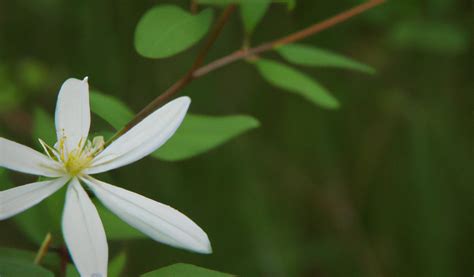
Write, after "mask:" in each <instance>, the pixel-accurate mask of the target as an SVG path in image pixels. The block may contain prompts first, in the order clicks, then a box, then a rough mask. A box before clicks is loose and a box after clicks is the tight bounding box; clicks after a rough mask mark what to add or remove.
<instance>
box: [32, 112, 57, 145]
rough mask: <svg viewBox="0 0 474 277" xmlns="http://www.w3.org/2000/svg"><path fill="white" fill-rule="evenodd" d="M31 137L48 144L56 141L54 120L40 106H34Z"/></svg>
mask: <svg viewBox="0 0 474 277" xmlns="http://www.w3.org/2000/svg"><path fill="white" fill-rule="evenodd" d="M33 139H35V140H36V139H42V140H43V141H45V142H46V143H47V144H48V145H54V143H55V142H56V131H55V127H54V120H53V118H52V117H51V116H50V115H49V114H48V113H47V112H46V111H44V110H43V109H41V108H36V109H35V112H34V123H33Z"/></svg>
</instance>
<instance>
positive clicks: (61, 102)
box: [56, 78, 91, 152]
mask: <svg viewBox="0 0 474 277" xmlns="http://www.w3.org/2000/svg"><path fill="white" fill-rule="evenodd" d="M90 125H91V114H90V108H89V84H88V83H87V78H86V79H84V80H78V79H74V78H71V79H67V80H66V81H65V82H64V84H63V85H62V87H61V90H60V91H59V95H58V102H57V104H56V133H57V136H58V141H59V140H60V139H61V138H62V137H64V138H66V141H65V146H66V150H67V151H68V152H69V151H72V150H73V149H74V148H76V147H77V146H78V145H79V142H82V143H84V142H85V140H86V139H87V135H88V134H89V127H90Z"/></svg>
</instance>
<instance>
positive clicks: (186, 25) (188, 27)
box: [135, 5, 212, 58]
mask: <svg viewBox="0 0 474 277" xmlns="http://www.w3.org/2000/svg"><path fill="white" fill-rule="evenodd" d="M211 22H212V10H210V9H206V10H204V11H202V12H201V13H199V14H197V15H192V14H190V13H188V12H187V11H185V10H183V9H181V8H180V7H177V6H172V5H160V6H156V7H154V8H152V9H150V10H149V11H148V12H146V13H145V15H144V16H143V17H142V18H141V19H140V21H139V22H138V25H137V28H136V30H135V49H136V50H137V51H138V53H140V55H142V56H144V57H147V58H165V57H169V56H172V55H175V54H177V53H179V52H181V51H184V50H186V49H187V48H189V47H191V46H192V45H193V44H195V43H196V42H198V41H199V40H200V39H201V38H202V37H203V36H204V35H205V34H206V33H207V31H208V30H209V27H210V25H211Z"/></svg>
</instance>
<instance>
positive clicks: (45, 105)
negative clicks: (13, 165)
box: [0, 0, 474, 276]
mask: <svg viewBox="0 0 474 277" xmlns="http://www.w3.org/2000/svg"><path fill="white" fill-rule="evenodd" d="M360 2H361V1H352V0H346V1H313V0H299V1H297V4H296V7H295V9H294V10H293V11H288V9H287V7H286V6H285V5H282V4H273V5H272V6H271V8H270V10H269V12H268V13H267V14H266V16H265V17H264V19H263V21H262V22H261V24H260V25H259V26H258V28H257V29H256V33H255V34H254V36H253V39H252V43H253V44H254V45H256V44H258V43H261V42H264V41H268V40H271V39H274V38H277V37H281V36H283V35H286V34H288V33H291V32H294V31H296V30H299V29H301V28H303V27H306V26H308V25H310V24H312V23H314V22H317V21H320V20H323V19H325V18H327V17H329V16H331V15H333V14H335V13H337V12H339V11H342V10H345V9H348V8H350V7H352V6H353V5H355V4H357V3H360ZM163 3H173V4H177V5H180V6H182V7H188V5H189V2H188V1H181V0H180V1H125V0H118V1H111V0H103V1H92V0H84V1H60V0H36V1H28V0H17V1H6V0H0V135H1V136H3V137H7V138H9V139H12V140H15V141H18V142H22V143H25V144H27V145H35V146H36V147H38V146H39V145H38V143H37V142H36V138H33V137H32V130H33V123H32V122H33V115H34V111H35V110H36V109H37V108H38V107H40V108H42V109H44V110H45V111H48V113H49V114H50V115H53V111H54V106H55V101H56V95H57V92H58V90H59V87H60V85H61V84H62V82H63V81H64V80H65V79H67V78H69V77H76V78H83V77H84V76H89V83H90V84H91V86H92V87H93V88H95V89H99V90H100V91H102V92H104V93H107V94H110V95H113V96H115V97H117V98H119V99H121V100H122V101H123V102H125V103H127V104H128V105H129V107H131V108H132V109H133V110H134V111H139V110H140V109H141V108H142V107H144V106H145V105H146V104H147V103H148V102H149V101H151V100H152V99H153V98H154V97H155V96H156V95H158V94H160V93H161V92H162V91H164V90H165V89H166V88H167V87H168V86H169V85H171V84H172V83H173V82H174V81H175V80H177V79H178V78H179V77H180V76H181V75H182V74H184V73H185V72H186V70H187V69H188V68H189V66H190V65H191V63H192V60H193V57H194V56H195V54H196V52H197V47H194V48H192V49H190V50H188V51H186V52H183V53H181V54H179V55H177V56H174V57H171V58H167V59H162V60H151V59H145V58H143V57H141V56H139V55H138V54H137V53H136V51H135V49H134V46H133V36H134V29H135V27H136V24H137V22H138V20H139V19H140V17H141V16H142V15H143V14H144V13H145V12H146V11H147V10H148V9H150V8H151V7H153V6H154V5H156V4H163ZM217 10H219V9H218V8H216V12H217ZM215 14H217V13H215ZM473 19H474V17H473V6H472V1H468V0H465V1H464V0H461V1H446V0H432V1H389V2H388V3H385V4H383V5H382V6H380V7H377V8H375V9H373V10H370V11H368V12H366V13H364V14H362V15H360V16H358V17H356V18H353V19H352V20H350V21H349V22H346V23H343V24H340V25H338V26H336V27H333V28H331V29H329V30H327V31H324V32H323V33H321V34H318V35H316V36H314V37H311V38H308V39H306V40H305V41H304V42H305V43H308V44H312V45H317V46H320V47H323V48H325V49H330V50H334V51H337V52H339V53H343V54H345V55H347V56H350V57H352V58H354V59H356V60H358V61H361V62H363V63H366V64H369V65H371V66H373V67H374V68H376V69H377V74H376V75H373V76H371V75H365V74H360V73H357V72H351V71H345V70H335V69H314V68H301V69H302V70H304V71H305V72H307V73H309V74H310V75H311V76H312V77H314V78H316V79H317V80H318V81H319V82H321V83H322V84H324V85H325V87H327V88H329V89H330V90H331V92H332V93H333V94H334V95H335V96H336V97H337V98H338V99H339V100H340V102H341V108H340V109H339V110H325V109H321V108H318V107H315V106H314V105H312V104H310V103H308V102H307V101H305V100H303V99H302V98H300V97H298V96H295V95H291V94H287V93H285V92H283V91H281V90H279V89H276V88H274V87H271V86H270V85H269V84H268V83H266V82H265V81H264V80H263V79H262V78H261V77H260V76H259V75H258V74H257V71H256V70H255V68H254V67H253V66H251V65H249V64H247V63H245V62H239V63H236V64H233V65H230V66H227V67H224V68H222V69H221V70H218V71H216V72H213V73H212V74H209V75H208V76H205V77H204V78H202V79H199V80H196V81H195V82H193V83H192V84H191V85H190V86H189V87H187V88H186V89H185V90H184V91H183V93H184V94H186V95H189V96H190V97H191V98H192V100H193V104H192V105H191V111H192V112H193V113H199V114H208V115H230V114H249V115H252V116H254V117H256V118H258V119H259V120H260V122H261V126H260V128H258V129H255V130H252V131H250V132H248V133H246V134H245V135H243V136H240V137H238V138H236V139H234V140H232V141H231V142H229V143H227V144H225V145H223V146H220V147H219V148H216V149H213V150H212V151H210V152H208V153H205V154H203V155H199V156H197V157H194V158H192V159H189V160H186V161H181V162H164V161H159V160H156V159H153V158H146V159H145V160H143V161H141V162H137V163H135V164H133V165H131V166H128V167H126V168H123V169H119V170H115V171H113V172H112V173H110V175H108V176H105V178H107V179H108V180H109V181H111V182H112V183H113V184H116V185H120V186H123V187H125V188H127V189H130V190H133V191H136V192H139V193H141V194H143V195H146V196H148V197H151V198H153V199H156V200H159V201H161V202H164V203H167V204H169V205H171V206H173V207H175V208H177V209H179V210H180V211H182V212H183V213H185V214H186V215H188V216H189V217H190V218H192V219H193V220H194V221H196V222H197V223H198V224H199V225H200V226H201V227H202V228H203V229H204V230H205V231H206V232H207V233H208V235H209V237H210V239H211V242H212V245H213V249H214V254H212V255H209V256H205V255H198V254H193V253H189V252H185V251H182V250H177V249H173V248H171V247H168V246H165V245H162V244H158V243H154V242H152V241H151V240H149V239H139V240H123V241H113V242H110V251H111V253H112V254H111V256H113V255H115V253H119V252H122V251H125V252H126V255H127V266H126V273H125V275H124V276H137V275H139V274H140V273H144V272H147V271H150V270H153V269H155V268H158V267H161V266H165V265H168V264H173V263H176V262H186V263H192V264H196V265H200V266H203V267H207V268H212V269H215V270H219V271H223V272H229V273H234V274H237V275H241V276H471V275H472V274H474V253H473V252H472V250H473V249H472V247H473V245H474V224H473V218H472V211H474V201H473V199H474V197H473V195H474V182H473V181H474V168H473V165H474V163H473V162H474V147H473V146H474V145H473V143H472V142H473V138H474V131H473V122H474V121H473V116H474V113H473V112H474V94H473V92H474V82H473V77H474V74H473V73H474V70H473V64H474V63H473V61H474V56H473V45H472V26H474V25H473V23H474V22H473V21H474V20H473ZM242 37H243V29H242V24H241V21H240V18H239V16H237V13H236V14H235V15H234V16H233V17H232V19H231V20H230V22H229V24H228V26H226V27H225V29H224V32H223V34H222V35H221V37H220V38H219V40H218V41H217V43H216V44H215V47H214V48H213V50H212V51H211V53H210V56H209V58H208V61H210V60H212V59H214V58H218V57H221V56H223V55H225V54H228V53H230V52H231V51H233V50H235V49H237V48H238V47H240V46H241V45H242V41H243V39H242ZM264 56H265V57H274V58H276V59H280V58H279V57H278V56H277V55H276V54H273V53H269V54H265V55H264ZM103 126H105V122H103V121H101V119H99V118H97V117H94V118H93V127H92V128H94V129H96V130H98V129H100V128H103ZM8 177H9V179H10V180H11V181H12V182H13V183H14V184H16V185H21V184H24V183H26V182H28V181H31V180H33V179H32V178H31V177H30V176H25V175H21V174H16V173H13V172H9V173H8ZM57 208H58V209H62V206H58V207H57ZM58 239H60V238H58ZM0 246H2V247H16V248H23V249H28V250H32V251H36V249H37V246H36V245H35V244H34V243H33V242H32V241H30V240H29V239H28V237H27V236H25V235H24V234H23V233H21V232H20V231H19V229H18V227H17V225H16V224H15V222H14V221H13V220H8V221H5V222H1V228H0Z"/></svg>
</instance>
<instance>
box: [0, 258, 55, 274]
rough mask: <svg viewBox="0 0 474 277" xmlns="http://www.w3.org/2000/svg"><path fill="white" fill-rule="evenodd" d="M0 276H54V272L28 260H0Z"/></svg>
mask: <svg viewBox="0 0 474 277" xmlns="http://www.w3.org/2000/svg"><path fill="white" fill-rule="evenodd" d="M0 276H1V277H18V276H21V277H54V274H53V273H52V272H50V271H48V270H46V269H44V268H42V267H40V266H37V265H35V264H33V263H28V262H19V261H18V262H14V261H0Z"/></svg>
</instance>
